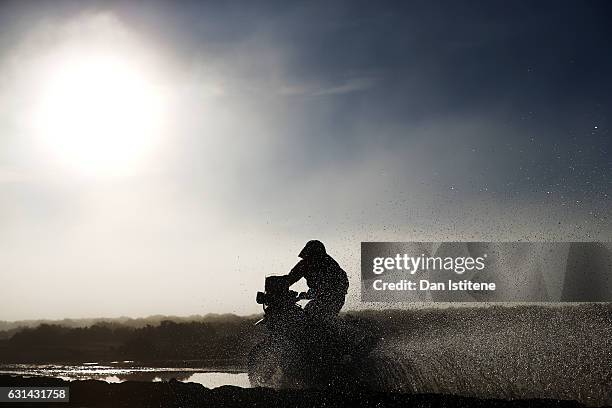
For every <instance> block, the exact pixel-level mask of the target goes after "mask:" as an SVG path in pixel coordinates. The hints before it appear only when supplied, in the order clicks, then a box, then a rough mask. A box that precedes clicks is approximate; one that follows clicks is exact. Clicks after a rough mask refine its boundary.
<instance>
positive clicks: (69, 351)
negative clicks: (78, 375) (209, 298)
mask: <svg viewBox="0 0 612 408" xmlns="http://www.w3.org/2000/svg"><path fill="white" fill-rule="evenodd" d="M254 322H255V319H254V318H240V319H233V320H229V321H213V322H180V323H177V322H173V321H170V320H164V321H162V322H161V323H160V324H159V325H156V326H153V325H147V326H145V327H141V328H134V327H129V326H125V325H122V324H118V323H102V322H99V323H96V324H94V325H92V326H90V327H76V328H71V327H63V326H60V325H56V324H46V323H45V324H41V325H39V326H37V327H34V328H24V329H21V330H19V331H17V332H16V333H14V334H13V335H12V336H11V337H10V338H8V339H4V340H0V362H1V363H4V364H6V363H48V362H54V363H80V362H87V361H123V360H135V361H145V362H152V361H153V362H154V361H164V360H209V361H211V362H217V363H219V364H241V363H243V360H244V358H245V357H246V355H247V353H248V351H249V350H250V348H251V347H252V346H253V345H254V342H255V341H257V333H256V330H255V326H254Z"/></svg>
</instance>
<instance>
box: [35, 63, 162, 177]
mask: <svg viewBox="0 0 612 408" xmlns="http://www.w3.org/2000/svg"><path fill="white" fill-rule="evenodd" d="M144 68H145V67H139V66H137V65H135V64H134V63H132V62H131V61H130V60H129V59H127V58H125V57H120V56H114V55H76V56H70V57H67V56H64V57H62V58H60V59H58V60H57V61H54V62H53V63H52V64H50V66H49V67H48V69H47V70H46V72H45V75H44V80H43V81H42V83H41V86H40V96H39V98H38V102H39V103H38V106H37V108H36V113H35V123H36V127H37V129H38V133H39V136H40V138H41V139H42V141H41V142H42V144H43V145H44V146H45V147H46V150H48V151H49V152H50V153H51V155H52V156H53V157H54V159H55V160H58V161H59V162H60V164H61V165H63V166H68V167H71V168H74V169H76V170H78V171H80V172H82V173H86V174H93V175H97V176H99V175H102V176H104V175H115V174H121V173H125V172H126V171H129V170H130V169H132V168H133V167H135V166H136V165H137V164H138V163H139V162H140V161H141V160H142V159H143V158H144V157H145V156H146V155H147V154H148V153H149V152H150V151H151V149H152V148H153V147H154V145H155V144H156V143H157V141H158V139H159V136H160V133H161V129H162V125H163V117H164V112H163V98H162V96H161V95H160V92H159V90H157V88H156V86H155V83H154V81H153V80H152V79H151V78H149V77H147V72H146V70H145V69H144Z"/></svg>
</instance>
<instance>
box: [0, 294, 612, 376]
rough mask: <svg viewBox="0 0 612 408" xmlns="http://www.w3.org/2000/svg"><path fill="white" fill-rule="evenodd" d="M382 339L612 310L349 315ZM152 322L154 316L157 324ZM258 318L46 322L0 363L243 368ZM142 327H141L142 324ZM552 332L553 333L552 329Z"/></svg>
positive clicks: (574, 319) (572, 307)
mask: <svg viewBox="0 0 612 408" xmlns="http://www.w3.org/2000/svg"><path fill="white" fill-rule="evenodd" d="M348 315H350V316H349V317H347V316H346V314H345V318H346V319H351V318H358V319H359V320H360V321H361V322H366V323H367V324H368V325H369V327H370V328H371V329H373V330H375V331H376V333H378V334H380V336H381V337H389V336H406V335H407V336H408V337H407V338H415V339H416V338H420V339H423V338H427V337H434V338H435V337H438V336H444V335H445V333H449V332H459V331H461V330H465V329H466V327H467V328H469V331H470V332H471V333H472V334H475V335H478V334H479V333H482V334H483V335H484V334H490V333H495V332H499V331H500V330H505V329H506V328H508V327H512V325H513V324H516V323H523V324H522V326H521V327H524V328H529V330H532V331H533V333H517V334H516V335H517V336H519V337H520V336H521V335H524V336H527V338H529V337H530V336H534V335H535V333H536V332H538V331H540V330H543V329H547V328H548V329H550V330H552V329H554V328H555V327H559V326H567V325H568V324H569V325H570V326H571V327H575V328H576V330H577V331H580V330H584V331H587V332H588V331H591V330H592V329H593V328H595V327H599V328H602V327H604V328H607V327H612V304H610V303H608V304H601V303H600V304H565V305H559V306H538V305H518V306H510V307H508V306H476V307H446V308H439V307H430V308H424V309H408V310H363V311H358V312H349V313H348ZM156 318H157V317H156ZM258 319H259V316H249V317H238V316H234V315H226V316H215V317H212V318H202V317H200V318H199V320H197V321H185V320H184V318H183V319H182V320H181V321H178V322H177V321H174V320H169V319H167V320H160V321H159V322H158V324H146V325H144V326H142V327H135V326H134V321H133V320H132V321H130V322H127V323H126V322H122V321H107V322H104V321H98V322H97V323H95V324H93V325H91V326H88V327H65V326H62V325H60V324H49V323H43V324H40V325H38V326H36V327H26V328H19V329H16V328H12V329H11V330H10V331H5V332H0V364H2V363H3V364H7V363H82V362H88V361H89V362H110V361H123V360H134V361H136V362H141V363H145V364H149V365H155V364H160V365H165V364H167V363H168V362H169V361H174V362H176V361H177V360H182V362H181V363H179V364H181V365H182V366H189V365H190V364H191V363H190V361H193V364H199V363H198V362H195V360H200V362H201V361H202V360H204V361H206V362H207V365H208V366H215V365H217V366H223V365H228V366H236V365H243V364H244V363H245V361H246V357H247V355H248V353H249V351H250V349H251V348H252V347H253V346H254V345H255V344H256V343H257V342H258V341H259V340H260V339H261V335H262V332H261V328H257V327H255V326H254V323H255V322H256V321H257V320H258ZM140 323H141V322H139V324H140ZM553 331H554V330H553Z"/></svg>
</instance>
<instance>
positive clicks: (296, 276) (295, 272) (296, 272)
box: [287, 260, 305, 286]
mask: <svg viewBox="0 0 612 408" xmlns="http://www.w3.org/2000/svg"><path fill="white" fill-rule="evenodd" d="M304 268H305V263H304V261H303V260H301V261H300V262H298V263H297V264H296V265H295V266H294V267H293V269H291V271H290V272H289V274H288V275H287V277H288V279H289V286H291V285H293V284H294V283H295V282H297V281H299V280H300V279H302V278H303V277H304Z"/></svg>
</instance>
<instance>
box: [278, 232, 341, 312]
mask: <svg viewBox="0 0 612 408" xmlns="http://www.w3.org/2000/svg"><path fill="white" fill-rule="evenodd" d="M298 256H299V257H300V258H302V260H301V261H299V262H298V263H297V264H296V265H295V266H294V267H293V269H291V272H289V274H288V275H287V277H288V280H289V286H291V285H293V284H294V283H296V282H297V281H299V280H300V279H301V278H305V279H306V284H307V285H308V288H309V289H308V292H305V293H300V299H311V300H310V302H308V303H307V304H306V306H305V307H304V311H305V312H306V314H307V315H308V316H311V317H315V318H323V319H325V318H330V317H335V316H336V315H338V313H339V312H340V309H342V306H343V305H344V300H345V297H346V293H347V291H348V286H349V283H348V278H347V276H346V272H345V271H344V270H343V269H342V268H341V267H340V265H338V262H336V261H335V260H334V259H333V258H332V257H331V256H329V255H328V254H327V252H326V250H325V246H324V245H323V243H322V242H321V241H317V240H313V241H308V243H306V246H305V247H304V249H302V251H301V252H300V254H299V255H298Z"/></svg>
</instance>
